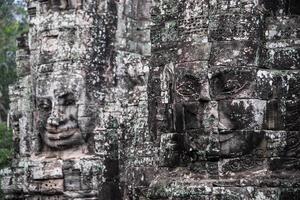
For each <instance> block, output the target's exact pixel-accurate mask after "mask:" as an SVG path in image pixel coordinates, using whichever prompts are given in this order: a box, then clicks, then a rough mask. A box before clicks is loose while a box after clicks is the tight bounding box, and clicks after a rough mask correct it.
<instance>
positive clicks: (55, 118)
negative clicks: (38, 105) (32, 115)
mask: <svg viewBox="0 0 300 200" xmlns="http://www.w3.org/2000/svg"><path fill="white" fill-rule="evenodd" d="M60 121H61V119H60V115H59V111H58V109H56V108H55V106H54V107H53V110H52V112H51V115H50V117H49V118H48V120H47V123H48V124H49V125H51V126H56V127H57V126H59V124H60Z"/></svg>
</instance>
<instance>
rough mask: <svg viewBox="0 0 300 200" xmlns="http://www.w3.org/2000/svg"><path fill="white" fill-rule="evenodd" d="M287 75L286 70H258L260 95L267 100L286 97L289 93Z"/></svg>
mask: <svg viewBox="0 0 300 200" xmlns="http://www.w3.org/2000/svg"><path fill="white" fill-rule="evenodd" d="M286 75H287V73H286V72H284V71H280V70H258V71H257V74H256V90H257V93H258V97H259V98H260V99H266V100H271V99H281V98H283V97H285V96H286V94H287V92H286V91H287V80H286ZM292 87H293V86H292Z"/></svg>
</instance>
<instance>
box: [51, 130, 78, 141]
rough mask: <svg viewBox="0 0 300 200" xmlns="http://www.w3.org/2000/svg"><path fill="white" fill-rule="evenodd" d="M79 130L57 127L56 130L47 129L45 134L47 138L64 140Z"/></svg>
mask: <svg viewBox="0 0 300 200" xmlns="http://www.w3.org/2000/svg"><path fill="white" fill-rule="evenodd" d="M77 132H79V129H78V128H68V129H59V130H57V131H53V130H47V132H46V135H47V137H48V139H49V140H64V139H68V138H70V137H72V136H73V135H74V134H76V133H77Z"/></svg>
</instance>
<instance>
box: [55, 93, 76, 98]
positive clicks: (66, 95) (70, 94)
mask: <svg viewBox="0 0 300 200" xmlns="http://www.w3.org/2000/svg"><path fill="white" fill-rule="evenodd" d="M58 98H59V99H75V95H74V93H72V92H67V93H64V94H61V95H59V96H58Z"/></svg>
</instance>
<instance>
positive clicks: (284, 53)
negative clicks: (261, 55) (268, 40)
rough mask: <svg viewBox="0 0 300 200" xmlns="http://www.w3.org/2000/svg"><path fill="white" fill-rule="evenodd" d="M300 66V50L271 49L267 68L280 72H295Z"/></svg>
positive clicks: (267, 56)
mask: <svg viewBox="0 0 300 200" xmlns="http://www.w3.org/2000/svg"><path fill="white" fill-rule="evenodd" d="M299 65H300V48H278V49H269V50H268V51H267V55H266V61H265V66H266V67H268V68H272V69H279V70H295V69H299Z"/></svg>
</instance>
